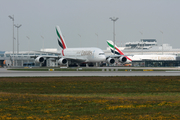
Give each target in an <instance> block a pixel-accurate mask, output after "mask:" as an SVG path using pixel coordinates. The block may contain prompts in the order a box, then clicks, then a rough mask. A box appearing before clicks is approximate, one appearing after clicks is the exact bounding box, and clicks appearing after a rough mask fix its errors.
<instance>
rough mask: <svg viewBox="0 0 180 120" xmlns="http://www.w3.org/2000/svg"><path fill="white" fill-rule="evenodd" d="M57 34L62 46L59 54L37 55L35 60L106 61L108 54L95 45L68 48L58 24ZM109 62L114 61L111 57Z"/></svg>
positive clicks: (61, 61)
mask: <svg viewBox="0 0 180 120" xmlns="http://www.w3.org/2000/svg"><path fill="white" fill-rule="evenodd" d="M56 34H57V36H58V44H59V46H60V48H61V52H60V53H57V54H59V56H37V57H36V58H35V62H37V63H43V62H44V60H45V59H47V58H55V59H58V63H59V64H60V65H66V64H67V65H73V64H78V65H79V64H82V63H85V64H88V63H95V62H105V61H106V56H105V54H104V52H103V51H102V50H101V49H99V48H95V47H88V48H68V47H67V45H66V43H65V41H64V38H63V36H62V33H61V30H60V27H59V26H56ZM107 62H108V63H114V61H112V60H111V59H109V58H108V59H107Z"/></svg>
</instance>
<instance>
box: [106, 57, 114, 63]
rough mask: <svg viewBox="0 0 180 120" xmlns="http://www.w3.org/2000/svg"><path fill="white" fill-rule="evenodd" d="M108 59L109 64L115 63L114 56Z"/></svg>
mask: <svg viewBox="0 0 180 120" xmlns="http://www.w3.org/2000/svg"><path fill="white" fill-rule="evenodd" d="M106 61H107V62H108V63H109V64H113V63H115V60H114V59H113V58H108V59H107V60H106Z"/></svg>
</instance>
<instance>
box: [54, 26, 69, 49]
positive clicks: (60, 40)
mask: <svg viewBox="0 0 180 120" xmlns="http://www.w3.org/2000/svg"><path fill="white" fill-rule="evenodd" d="M56 33H57V36H58V44H59V46H60V47H61V48H62V49H66V48H67V46H66V43H65V41H64V38H63V35H62V33H61V30H60V27H59V26H56Z"/></svg>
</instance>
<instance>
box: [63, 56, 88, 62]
mask: <svg viewBox="0 0 180 120" xmlns="http://www.w3.org/2000/svg"><path fill="white" fill-rule="evenodd" d="M62 58H65V59H67V60H71V61H74V62H78V63H81V62H86V59H80V58H76V57H66V56H63V57H62Z"/></svg>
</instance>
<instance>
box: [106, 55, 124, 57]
mask: <svg viewBox="0 0 180 120" xmlns="http://www.w3.org/2000/svg"><path fill="white" fill-rule="evenodd" d="M122 56H126V55H108V56H106V58H119V57H122Z"/></svg>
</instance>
